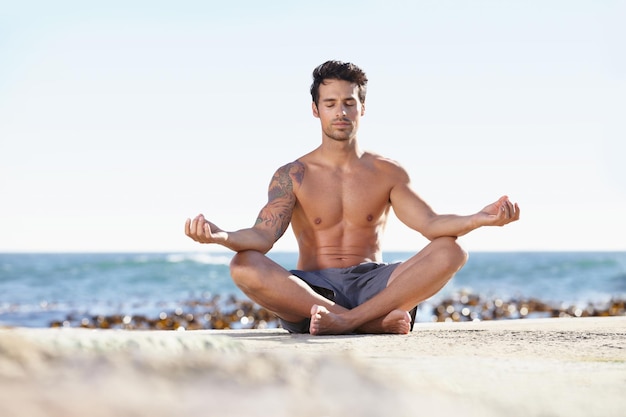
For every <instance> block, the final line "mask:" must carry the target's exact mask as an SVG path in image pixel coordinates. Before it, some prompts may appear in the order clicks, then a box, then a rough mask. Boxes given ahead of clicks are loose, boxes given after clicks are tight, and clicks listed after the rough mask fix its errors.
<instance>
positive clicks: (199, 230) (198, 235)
mask: <svg viewBox="0 0 626 417" xmlns="http://www.w3.org/2000/svg"><path fill="white" fill-rule="evenodd" d="M185 234H186V235H187V236H189V237H190V238H191V239H193V240H195V241H196V242H198V243H222V242H224V241H226V237H227V236H226V232H224V231H223V230H222V229H220V228H219V227H217V226H216V225H214V224H213V223H211V222H209V221H207V220H206V219H205V218H204V216H203V215H202V214H199V215H198V216H196V218H195V219H193V220H191V219H187V221H186V222H185Z"/></svg>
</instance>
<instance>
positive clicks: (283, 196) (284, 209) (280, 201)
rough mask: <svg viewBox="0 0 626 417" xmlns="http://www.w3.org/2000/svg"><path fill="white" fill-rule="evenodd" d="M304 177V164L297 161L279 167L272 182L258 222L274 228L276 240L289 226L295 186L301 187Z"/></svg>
mask: <svg viewBox="0 0 626 417" xmlns="http://www.w3.org/2000/svg"><path fill="white" fill-rule="evenodd" d="M303 178H304V165H303V164H302V163H301V162H298V161H296V162H292V163H290V164H287V165H285V166H283V167H281V168H279V169H278V170H277V171H276V173H275V174H274V177H273V178H272V181H271V182H270V186H269V190H268V201H267V204H266V205H265V207H263V209H261V212H260V213H259V217H258V218H257V220H256V224H257V225H259V224H264V225H265V226H266V227H268V228H270V229H271V230H273V231H274V238H275V239H276V240H278V239H279V238H280V237H281V236H282V235H283V233H285V231H286V230H287V227H289V223H290V222H291V215H292V213H293V208H294V206H295V204H296V195H295V191H294V186H295V187H299V186H300V184H302V179H303ZM294 183H295V184H294Z"/></svg>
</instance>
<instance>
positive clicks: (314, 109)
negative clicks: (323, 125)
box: [311, 101, 320, 119]
mask: <svg viewBox="0 0 626 417" xmlns="http://www.w3.org/2000/svg"><path fill="white" fill-rule="evenodd" d="M311 110H313V116H315V117H317V118H318V119H319V118H320V113H319V111H317V104H315V102H314V101H313V102H312V103H311Z"/></svg>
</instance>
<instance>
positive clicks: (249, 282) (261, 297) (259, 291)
mask: <svg viewBox="0 0 626 417" xmlns="http://www.w3.org/2000/svg"><path fill="white" fill-rule="evenodd" d="M230 274H231V277H232V278H233V281H234V282H235V284H236V285H237V286H238V287H239V288H240V289H241V290H242V291H243V292H244V293H245V294H246V295H247V296H248V297H250V299H252V301H254V302H255V303H257V304H259V305H261V306H263V307H264V308H266V309H268V310H270V311H272V312H273V313H275V314H276V315H277V316H278V317H280V318H282V319H283V320H285V321H289V322H292V323H298V322H300V321H302V320H304V319H308V318H310V317H311V306H313V305H319V306H323V307H324V308H326V309H328V310H329V311H331V312H333V313H343V312H346V311H347V310H346V309H345V308H344V307H342V306H340V305H338V304H335V303H334V302H332V301H330V300H328V299H326V298H324V297H322V296H321V295H319V294H317V293H316V292H315V291H313V290H312V289H311V287H309V286H308V285H307V284H306V283H305V282H304V281H302V280H301V279H299V278H298V277H295V276H294V275H292V274H291V273H290V272H289V271H287V270H286V269H284V268H283V267H281V266H280V265H278V264H277V263H276V262H274V261H272V260H271V259H269V258H268V257H267V256H265V255H263V254H262V253H260V252H257V251H244V252H239V253H237V254H235V256H234V257H233V259H232V261H231V263H230Z"/></svg>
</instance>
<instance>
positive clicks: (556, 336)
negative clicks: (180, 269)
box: [0, 317, 626, 417]
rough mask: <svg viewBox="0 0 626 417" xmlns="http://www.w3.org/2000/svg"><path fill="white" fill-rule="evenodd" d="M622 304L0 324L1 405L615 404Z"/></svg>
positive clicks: (63, 411)
mask: <svg viewBox="0 0 626 417" xmlns="http://www.w3.org/2000/svg"><path fill="white" fill-rule="evenodd" d="M625 378H626V317H589V318H561V319H517V320H515V319H514V320H497V321H484V322H464V323H418V324H417V325H416V326H415V329H414V331H413V332H412V333H411V334H409V335H402V336H397V335H350V336H317V337H316V336H311V335H291V334H288V333H287V332H285V331H284V330H282V329H266V330H227V331H226V330H197V331H119V330H101V329H97V330H91V329H76V328H69V329H68V328H62V329H50V328H48V329H41V328H37V329H25V328H14V329H6V328H5V329H2V328H0V415H2V416H3V417H17V416H29V417H43V416H46V417H57V416H59V417H61V416H63V417H73V416H86V415H88V416H91V417H104V416H116V417H127V416H128V417H130V416H137V415H150V416H151V417H161V416H163V417H165V416H167V417H169V416H173V415H196V416H200V415H216V416H220V415H228V416H272V417H283V416H284V417H293V416H298V417H314V416H317V417H319V416H329V417H330V416H342V417H344V416H348V415H354V416H383V415H385V416H386V415H390V416H391V415H393V416H398V417H403V416H411V417H413V416H416V415H425V414H426V415H429V414H437V415H459V416H464V417H466V416H480V417H490V416H494V417H495V416H498V417H499V416H502V415H507V416H512V417H516V416H520V417H521V416H524V417H532V416H546V415H559V416H560V415H566V416H568V417H579V416H580V417H589V416H609V417H610V416H620V415H622V413H623V410H624V409H626V397H625V396H624V388H626V379H625Z"/></svg>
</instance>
